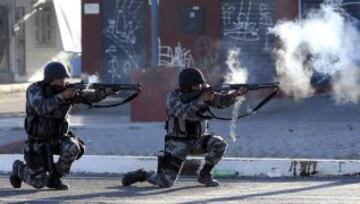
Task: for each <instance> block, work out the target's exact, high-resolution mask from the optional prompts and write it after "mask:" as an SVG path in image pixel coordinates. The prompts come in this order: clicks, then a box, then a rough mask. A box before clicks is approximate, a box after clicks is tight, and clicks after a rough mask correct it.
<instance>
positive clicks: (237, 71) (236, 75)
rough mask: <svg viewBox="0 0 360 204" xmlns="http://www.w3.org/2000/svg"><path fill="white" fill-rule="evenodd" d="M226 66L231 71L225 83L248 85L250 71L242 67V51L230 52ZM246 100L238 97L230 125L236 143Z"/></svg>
mask: <svg viewBox="0 0 360 204" xmlns="http://www.w3.org/2000/svg"><path fill="white" fill-rule="evenodd" d="M226 65H227V67H228V69H229V71H228V73H227V74H226V75H225V83H238V84H241V83H246V81H247V79H248V71H247V70H246V69H245V68H243V67H241V63H240V49H238V48H236V49H232V50H229V51H228V55H227V60H226ZM244 100H245V97H242V96H241V97H238V98H237V101H236V103H235V105H234V109H233V112H232V117H231V123H230V137H231V138H232V140H233V141H234V142H235V141H236V122H237V118H238V115H239V109H240V106H241V104H242V103H243V102H244Z"/></svg>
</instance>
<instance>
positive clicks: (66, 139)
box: [10, 63, 106, 190]
mask: <svg viewBox="0 0 360 204" xmlns="http://www.w3.org/2000/svg"><path fill="white" fill-rule="evenodd" d="M59 64H60V63H59ZM59 64H55V65H56V66H55V65H54V64H50V65H48V66H47V67H46V68H45V80H44V81H41V82H37V83H33V84H32V85H30V86H29V88H28V89H27V92H26V118H25V130H26V132H27V134H28V140H27V141H26V144H25V150H24V158H25V162H26V163H24V162H22V161H19V160H16V161H15V162H14V164H13V173H12V175H11V177H10V182H11V184H12V185H13V186H14V187H15V188H19V187H21V181H23V182H25V183H27V184H29V185H31V186H33V187H35V188H42V187H45V186H48V187H50V188H55V189H63V190H65V189H67V186H66V185H65V184H63V183H62V182H61V180H60V178H61V177H63V176H65V175H66V174H68V173H69V171H70V167H71V164H72V163H73V162H74V161H75V160H76V159H77V158H79V157H80V156H81V155H82V154H83V153H84V149H85V146H84V143H83V142H82V141H81V140H80V139H79V138H78V137H77V136H76V135H74V133H72V132H71V131H69V120H68V119H69V112H70V109H71V107H72V104H73V103H89V102H99V101H101V100H103V99H104V98H105V97H106V93H105V90H101V91H96V92H91V93H86V92H85V93H81V94H80V95H77V96H76V97H74V98H72V99H71V101H69V100H66V99H64V97H63V96H62V95H61V93H60V92H61V91H62V90H61V91H59V90H57V89H56V88H54V87H52V86H49V83H48V82H49V81H51V79H52V77H49V72H51V71H54V69H56V71H58V72H59V73H55V74H54V76H53V77H57V75H59V76H58V77H64V78H65V77H68V76H69V75H68V74H67V73H66V74H65V73H62V74H61V69H62V67H61V66H60V65H59ZM54 67H55V68H54ZM49 70H50V71H49ZM56 71H55V72H56ZM63 71H64V70H63ZM47 74H48V75H47ZM50 74H51V73H50ZM48 78H51V79H48ZM54 154H56V155H59V159H58V161H56V162H53V155H54Z"/></svg>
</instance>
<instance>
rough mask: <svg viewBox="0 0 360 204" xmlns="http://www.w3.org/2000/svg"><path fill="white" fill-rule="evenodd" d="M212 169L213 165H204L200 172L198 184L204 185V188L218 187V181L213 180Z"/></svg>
mask: <svg viewBox="0 0 360 204" xmlns="http://www.w3.org/2000/svg"><path fill="white" fill-rule="evenodd" d="M213 168H214V166H213V165H207V164H205V165H204V167H203V169H202V170H201V171H200V174H199V177H198V182H199V183H201V184H205V186H206V187H217V186H219V185H220V183H219V181H217V180H216V179H214V178H213V176H212V174H211V170H212V169H213Z"/></svg>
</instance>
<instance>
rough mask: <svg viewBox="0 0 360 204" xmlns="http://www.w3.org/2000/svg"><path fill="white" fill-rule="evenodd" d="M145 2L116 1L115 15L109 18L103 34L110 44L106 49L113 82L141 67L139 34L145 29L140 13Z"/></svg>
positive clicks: (131, 0)
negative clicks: (137, 46)
mask: <svg viewBox="0 0 360 204" xmlns="http://www.w3.org/2000/svg"><path fill="white" fill-rule="evenodd" d="M144 6H145V2H144V1H135V0H116V1H115V6H114V8H115V9H114V12H113V15H112V16H110V17H109V18H107V22H106V25H105V28H104V30H103V34H104V35H105V37H106V38H107V40H108V41H110V43H108V44H107V45H106V47H105V53H104V54H105V58H106V60H105V61H106V64H105V66H106V71H107V74H109V75H110V78H111V82H115V81H116V80H122V79H123V78H126V77H128V76H129V74H130V72H131V70H132V69H133V68H135V67H138V66H139V62H138V53H137V51H136V44H137V43H138V38H137V33H139V32H140V31H141V29H143V27H142V19H140V18H141V15H140V13H141V12H142V8H143V7H144Z"/></svg>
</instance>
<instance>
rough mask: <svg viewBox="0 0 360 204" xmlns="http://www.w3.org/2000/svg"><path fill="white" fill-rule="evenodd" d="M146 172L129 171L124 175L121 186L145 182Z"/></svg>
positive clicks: (139, 170)
mask: <svg viewBox="0 0 360 204" xmlns="http://www.w3.org/2000/svg"><path fill="white" fill-rule="evenodd" d="M146 175H147V172H146V171H145V170H144V169H138V170H136V171H130V172H128V173H126V174H125V175H124V176H123V178H122V179H121V182H122V184H123V186H130V185H132V184H134V183H136V182H144V181H146Z"/></svg>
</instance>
